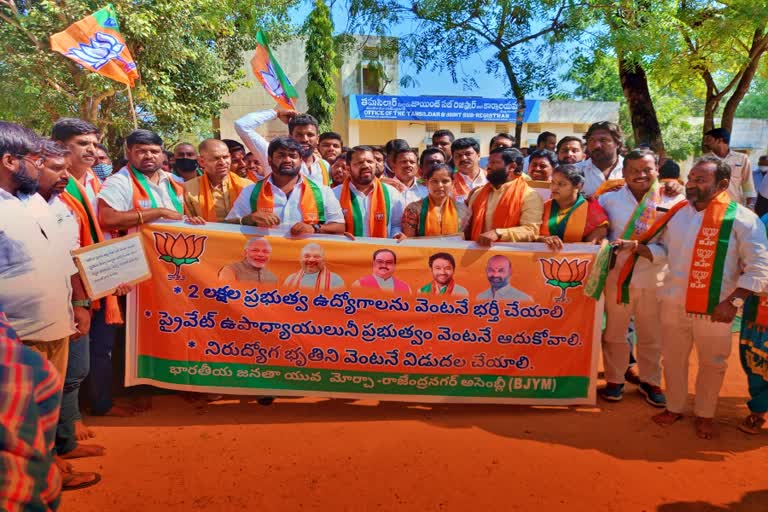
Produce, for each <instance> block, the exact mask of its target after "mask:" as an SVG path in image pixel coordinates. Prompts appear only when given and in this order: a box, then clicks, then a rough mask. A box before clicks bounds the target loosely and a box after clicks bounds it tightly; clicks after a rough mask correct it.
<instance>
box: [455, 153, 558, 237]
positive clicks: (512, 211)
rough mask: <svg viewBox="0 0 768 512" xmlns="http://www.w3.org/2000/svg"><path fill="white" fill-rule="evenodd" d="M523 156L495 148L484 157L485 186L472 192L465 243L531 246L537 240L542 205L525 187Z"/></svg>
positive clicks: (532, 192)
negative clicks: (486, 161)
mask: <svg viewBox="0 0 768 512" xmlns="http://www.w3.org/2000/svg"><path fill="white" fill-rule="evenodd" d="M522 165H523V155H522V153H520V151H518V150H517V149H515V148H496V149H494V150H493V151H491V155H490V156H489V157H488V176H487V177H488V183H487V184H485V185H483V186H482V187H479V188H476V189H474V190H473V191H472V193H471V194H470V196H469V199H468V200H467V205H468V206H469V208H470V209H471V210H472V215H471V217H470V219H471V220H470V223H469V226H468V227H467V232H466V237H467V240H474V241H475V242H477V243H478V244H479V245H483V246H490V245H491V244H492V243H494V242H533V241H535V240H536V237H537V236H539V227H540V226H541V218H542V215H543V214H544V201H542V200H541V196H539V194H538V193H537V192H536V191H535V190H534V189H532V188H531V187H529V186H528V185H527V184H526V181H525V179H524V178H523V173H522V170H521V169H522Z"/></svg>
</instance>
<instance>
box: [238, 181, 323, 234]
mask: <svg viewBox="0 0 768 512" xmlns="http://www.w3.org/2000/svg"><path fill="white" fill-rule="evenodd" d="M300 187H301V190H300V192H301V197H300V198H299V205H300V207H301V216H302V220H303V221H304V223H305V224H323V223H325V206H324V204H323V192H322V191H321V190H320V187H318V186H317V185H315V184H314V183H313V182H312V180H311V179H309V178H304V179H302V180H301V184H300ZM274 211H275V194H274V192H273V191H272V180H271V179H263V180H261V181H259V182H258V183H256V184H255V185H254V187H253V190H252V191H251V212H269V213H274Z"/></svg>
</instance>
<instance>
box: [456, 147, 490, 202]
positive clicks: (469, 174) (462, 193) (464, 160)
mask: <svg viewBox="0 0 768 512" xmlns="http://www.w3.org/2000/svg"><path fill="white" fill-rule="evenodd" d="M451 154H452V155H453V164H454V166H455V167H456V170H458V171H459V172H457V173H456V174H455V176H454V178H453V194H454V197H455V198H456V201H459V202H461V203H466V202H467V198H468V197H469V194H470V192H472V190H474V189H476V188H479V187H482V186H483V185H485V184H486V183H488V178H486V177H485V170H484V169H481V168H480V143H479V142H478V141H477V140H476V139H473V138H471V137H462V138H460V139H456V140H455V141H453V144H451Z"/></svg>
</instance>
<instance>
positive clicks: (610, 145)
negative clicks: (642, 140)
mask: <svg viewBox="0 0 768 512" xmlns="http://www.w3.org/2000/svg"><path fill="white" fill-rule="evenodd" d="M586 139H587V152H588V153H589V158H588V159H587V160H585V161H584V163H583V164H581V165H582V166H583V167H582V169H584V177H585V178H586V182H585V183H584V189H583V192H584V195H586V196H587V197H589V196H592V195H594V194H595V192H597V191H598V189H599V188H600V186H601V185H602V184H603V183H605V182H606V181H607V180H620V179H622V176H623V174H622V172H623V171H622V170H623V167H624V159H623V158H622V157H621V155H620V154H619V152H620V151H621V148H622V147H623V146H624V136H623V135H622V133H621V128H619V125H617V124H616V123H611V122H609V121H600V122H598V123H594V124H593V125H592V126H590V127H589V130H587V135H586Z"/></svg>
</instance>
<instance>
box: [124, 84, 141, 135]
mask: <svg viewBox="0 0 768 512" xmlns="http://www.w3.org/2000/svg"><path fill="white" fill-rule="evenodd" d="M125 89H126V91H128V103H129V104H130V106H131V115H132V116H133V129H134V130H136V129H138V128H139V122H138V120H137V119H136V108H135V107H134V106H133V94H131V86H130V85H126V86H125Z"/></svg>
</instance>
